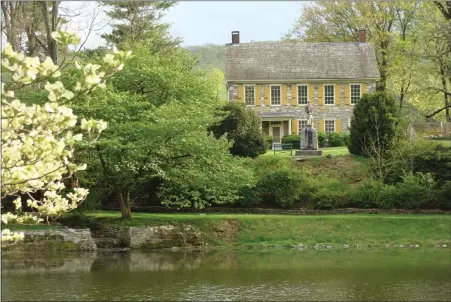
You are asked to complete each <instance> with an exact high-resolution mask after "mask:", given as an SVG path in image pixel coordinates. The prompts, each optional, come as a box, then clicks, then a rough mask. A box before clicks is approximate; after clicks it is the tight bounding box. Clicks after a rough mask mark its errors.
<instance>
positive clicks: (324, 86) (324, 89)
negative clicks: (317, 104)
mask: <svg viewBox="0 0 451 302" xmlns="http://www.w3.org/2000/svg"><path fill="white" fill-rule="evenodd" d="M326 86H332V87H333V90H332V91H333V93H334V99H333V101H332V102H333V103H332V104H327V103H326ZM335 86H336V84H324V85H323V98H324V105H326V106H333V105H335V98H336V97H337V96H336V95H335Z"/></svg>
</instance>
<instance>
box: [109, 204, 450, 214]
mask: <svg viewBox="0 0 451 302" xmlns="http://www.w3.org/2000/svg"><path fill="white" fill-rule="evenodd" d="M104 210H108V211H120V208H115V207H105V208H104ZM132 212H146V213H199V214H201V213H230V214H235V213H252V214H287V215H330V214H451V211H450V210H440V209H434V210H423V209H417V210H403V209H390V210H384V209H359V208H343V209H333V210H309V209H292V210H283V209H273V208H225V207H214V208H204V209H195V208H180V209H177V208H167V207H161V206H141V207H132Z"/></svg>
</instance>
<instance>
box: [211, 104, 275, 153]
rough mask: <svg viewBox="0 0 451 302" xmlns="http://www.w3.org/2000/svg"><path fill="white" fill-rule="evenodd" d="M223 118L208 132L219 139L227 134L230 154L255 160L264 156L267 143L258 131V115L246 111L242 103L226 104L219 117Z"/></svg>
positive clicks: (259, 124) (259, 122)
mask: <svg viewBox="0 0 451 302" xmlns="http://www.w3.org/2000/svg"><path fill="white" fill-rule="evenodd" d="M223 115H225V118H224V119H223V120H222V121H221V122H219V123H217V124H215V125H213V126H212V127H210V131H212V132H213V133H214V135H215V136H216V137H217V138H219V137H222V136H223V135H224V134H227V139H229V140H230V141H232V142H233V145H232V147H231V148H230V153H232V154H233V155H236V156H243V157H252V158H255V157H257V156H259V155H260V154H264V153H265V152H266V150H267V143H266V141H265V137H264V136H263V133H262V131H261V130H260V126H261V121H260V118H259V117H258V115H257V114H256V113H255V112H254V111H253V110H249V109H247V108H246V107H245V106H244V104H242V103H228V104H227V105H225V106H224V108H223V110H222V112H221V113H220V116H223Z"/></svg>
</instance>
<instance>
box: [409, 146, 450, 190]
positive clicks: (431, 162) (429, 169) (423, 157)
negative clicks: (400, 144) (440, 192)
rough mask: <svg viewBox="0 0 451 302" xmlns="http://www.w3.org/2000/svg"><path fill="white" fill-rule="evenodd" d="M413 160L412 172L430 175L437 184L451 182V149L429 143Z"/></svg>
mask: <svg viewBox="0 0 451 302" xmlns="http://www.w3.org/2000/svg"><path fill="white" fill-rule="evenodd" d="M426 146H427V147H425V148H423V149H421V150H419V152H418V154H417V155H416V156H415V158H414V159H413V167H412V170H413V171H414V172H423V173H431V174H432V175H433V176H434V178H435V179H436V180H437V181H438V182H439V183H441V184H442V183H444V182H446V181H451V147H445V146H443V145H441V144H437V143H432V142H429V143H428V144H427V145H426Z"/></svg>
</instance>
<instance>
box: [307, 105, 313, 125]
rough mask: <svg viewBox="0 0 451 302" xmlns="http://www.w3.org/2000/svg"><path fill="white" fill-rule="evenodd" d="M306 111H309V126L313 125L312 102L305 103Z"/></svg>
mask: <svg viewBox="0 0 451 302" xmlns="http://www.w3.org/2000/svg"><path fill="white" fill-rule="evenodd" d="M305 112H306V113H307V126H311V127H313V105H312V104H310V103H308V104H307V105H305Z"/></svg>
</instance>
